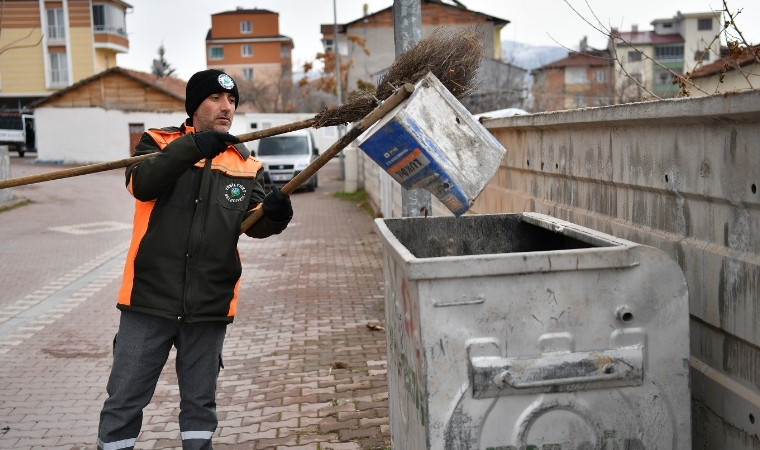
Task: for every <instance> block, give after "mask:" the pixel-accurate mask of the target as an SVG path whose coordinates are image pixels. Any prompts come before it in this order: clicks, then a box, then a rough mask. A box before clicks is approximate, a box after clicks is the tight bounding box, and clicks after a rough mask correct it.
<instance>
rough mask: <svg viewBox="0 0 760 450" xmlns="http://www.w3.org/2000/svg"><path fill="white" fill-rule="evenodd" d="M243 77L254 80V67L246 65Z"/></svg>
mask: <svg viewBox="0 0 760 450" xmlns="http://www.w3.org/2000/svg"><path fill="white" fill-rule="evenodd" d="M243 79H244V80H253V68H251V67H246V68H245V69H243Z"/></svg>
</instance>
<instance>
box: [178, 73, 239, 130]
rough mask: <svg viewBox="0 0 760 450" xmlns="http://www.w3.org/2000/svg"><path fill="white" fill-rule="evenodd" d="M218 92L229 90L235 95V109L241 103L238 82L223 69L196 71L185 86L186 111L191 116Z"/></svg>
mask: <svg viewBox="0 0 760 450" xmlns="http://www.w3.org/2000/svg"><path fill="white" fill-rule="evenodd" d="M218 92H229V93H230V94H232V95H234V96H235V109H237V107H238V104H239V103H240V96H239V95H238V88H237V84H235V82H234V81H233V80H232V77H231V76H229V75H227V74H226V73H224V72H222V71H221V70H216V69H208V70H201V71H200V72H196V73H195V74H194V75H193V76H192V77H190V81H188V82H187V88H185V111H187V115H188V116H190V117H191V118H192V117H193V113H194V112H195V110H196V109H198V107H199V106H200V105H201V103H203V101H204V100H206V97H208V96H209V95H211V94H216V93H218Z"/></svg>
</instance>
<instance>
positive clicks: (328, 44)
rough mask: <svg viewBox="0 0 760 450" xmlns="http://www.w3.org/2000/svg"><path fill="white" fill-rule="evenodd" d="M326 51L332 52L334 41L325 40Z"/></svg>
mask: <svg viewBox="0 0 760 450" xmlns="http://www.w3.org/2000/svg"><path fill="white" fill-rule="evenodd" d="M324 43H325V51H332V49H333V40H332V39H325V40H324Z"/></svg>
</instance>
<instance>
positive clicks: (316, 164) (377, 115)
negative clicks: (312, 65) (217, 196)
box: [240, 83, 414, 234]
mask: <svg viewBox="0 0 760 450" xmlns="http://www.w3.org/2000/svg"><path fill="white" fill-rule="evenodd" d="M412 92H414V85H413V84H411V83H406V84H405V85H403V86H401V88H400V89H399V90H397V91H396V92H395V93H394V94H393V95H391V96H390V97H388V98H387V99H386V100H385V101H384V102H383V103H382V104H380V106H378V107H377V108H375V109H374V110H372V112H371V113H369V114H368V115H367V116H366V117H365V118H364V119H362V120H361V122H359V123H358V124H357V125H356V126H355V127H354V128H352V129H351V130H349V131H348V133H346V134H345V135H343V137H341V138H340V139H338V141H337V142H335V143H334V144H333V145H331V146H330V148H328V149H327V150H325V152H324V153H322V154H321V155H319V157H318V158H317V159H315V160H314V161H313V162H312V163H311V164H309V166H308V167H307V168H306V169H304V170H303V171H302V172H301V173H299V174H298V175H296V176H295V177H293V179H292V180H290V181H289V182H288V183H287V184H286V185H285V186H283V187H282V192H283V193H284V194H285V195H290V194H291V193H293V191H295V190H296V189H298V187H299V186H301V185H302V184H303V183H305V182H306V181H307V180H308V179H309V178H310V177H311V176H312V175H314V174H315V173H317V171H318V170H319V169H321V168H322V167H323V166H324V165H325V164H327V162H328V161H330V160H331V159H332V158H333V157H334V156H335V155H337V154H338V153H340V151H341V150H343V149H344V148H346V146H348V144H350V143H351V142H353V141H354V139H356V138H358V137H359V135H360V134H362V133H363V132H364V131H366V130H367V129H368V128H369V127H371V126H372V125H373V124H374V123H375V122H377V121H379V120H380V119H382V118H383V117H385V115H386V114H388V113H389V112H391V110H392V109H393V108H395V107H396V106H398V105H399V104H401V102H403V101H404V100H406V98H407V97H409V96H410V95H412ZM263 216H264V211H263V210H262V208H256V209H255V210H254V211H253V214H251V215H250V216H248V218H247V219H245V220H244V221H243V223H242V224H240V234H243V233H245V232H246V230H248V229H249V228H250V227H251V225H253V224H254V223H256V222H258V221H259V219H261V218H262V217H263Z"/></svg>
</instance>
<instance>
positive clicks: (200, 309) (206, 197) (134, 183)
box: [117, 125, 289, 322]
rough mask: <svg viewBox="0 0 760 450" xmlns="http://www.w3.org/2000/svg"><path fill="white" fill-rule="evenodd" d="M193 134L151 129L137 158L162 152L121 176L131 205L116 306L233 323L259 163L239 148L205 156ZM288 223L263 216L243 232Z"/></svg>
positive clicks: (185, 129)
mask: <svg viewBox="0 0 760 450" xmlns="http://www.w3.org/2000/svg"><path fill="white" fill-rule="evenodd" d="M191 132H193V128H192V127H190V126H187V125H182V126H181V127H180V128H176V127H171V128H162V129H151V130H149V131H147V132H145V133H143V135H142V137H141V139H140V142H139V143H138V144H137V147H135V155H137V156H139V155H143V154H146V153H154V152H156V151H158V150H160V152H159V153H157V154H156V156H153V157H150V158H148V159H146V160H144V161H142V162H139V163H136V164H133V165H131V166H129V167H128V168H127V171H126V177H127V190H129V192H130V193H131V194H132V195H133V196H134V197H135V199H136V202H135V216H134V229H133V232H132V243H131V245H130V247H129V252H128V253H127V262H126V266H125V267H124V281H123V283H122V285H121V290H120V291H119V300H118V305H117V307H118V308H119V309H122V310H131V311H137V312H143V313H148V314H153V315H156V316H160V317H165V318H168V319H172V320H177V321H183V322H201V321H210V320H220V321H226V322H232V320H233V319H234V317H235V310H236V307H237V291H238V285H239V283H240V274H241V272H242V266H241V263H240V255H239V253H238V251H237V242H238V236H239V229H240V224H241V223H242V222H243V220H244V219H245V217H247V216H248V215H250V214H252V212H253V209H254V208H256V207H257V206H258V205H259V204H260V203H261V202H262V201H263V199H264V189H263V187H262V178H263V170H261V168H262V164H261V162H260V161H259V160H258V159H256V158H254V157H253V156H251V154H250V152H249V151H248V149H246V147H245V146H244V145H236V146H229V147H227V149H226V150H225V151H224V152H222V153H220V154H219V155H218V156H216V157H215V158H214V159H213V160H206V159H203V155H202V154H201V152H200V150H198V147H197V146H196V145H195V141H194V140H193V136H192V135H191V134H190V133H191ZM288 221H289V220H288ZM288 221H285V222H274V221H272V220H270V219H268V218H267V217H266V216H264V217H262V218H261V220H259V221H258V222H256V223H255V224H254V225H253V226H252V227H251V228H250V229H249V230H248V231H247V232H246V234H248V235H249V236H251V237H255V238H265V237H268V236H271V235H273V234H279V233H280V232H282V230H284V229H285V228H286V227H287V225H288Z"/></svg>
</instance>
